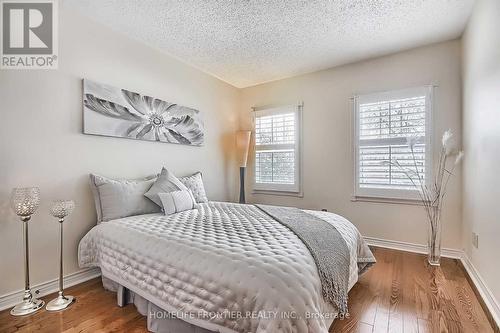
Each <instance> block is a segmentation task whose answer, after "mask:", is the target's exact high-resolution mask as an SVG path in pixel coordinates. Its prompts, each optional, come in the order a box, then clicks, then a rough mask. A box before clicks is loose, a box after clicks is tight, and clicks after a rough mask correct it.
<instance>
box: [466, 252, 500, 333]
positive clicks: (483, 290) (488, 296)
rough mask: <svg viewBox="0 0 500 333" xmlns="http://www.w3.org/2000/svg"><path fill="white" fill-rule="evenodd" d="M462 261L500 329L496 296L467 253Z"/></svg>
mask: <svg viewBox="0 0 500 333" xmlns="http://www.w3.org/2000/svg"><path fill="white" fill-rule="evenodd" d="M460 259H461V261H462V264H463V265H464V268H465V270H466V271H467V273H468V274H469V277H470V279H471V280H472V282H473V283H474V285H475V286H476V288H477V290H478V291H479V294H480V295H481V298H482V299H483V301H484V303H485V304H486V307H487V308H488V310H490V313H491V316H492V317H493V320H495V322H496V323H497V326H499V327H500V305H499V304H498V301H497V300H496V299H495V296H493V293H492V292H491V290H490V288H488V285H486V283H485V281H484V279H483V278H482V277H481V274H479V271H478V270H477V269H476V267H474V265H473V264H472V261H471V260H470V258H469V256H468V255H467V254H466V253H465V252H463V255H462V258H460Z"/></svg>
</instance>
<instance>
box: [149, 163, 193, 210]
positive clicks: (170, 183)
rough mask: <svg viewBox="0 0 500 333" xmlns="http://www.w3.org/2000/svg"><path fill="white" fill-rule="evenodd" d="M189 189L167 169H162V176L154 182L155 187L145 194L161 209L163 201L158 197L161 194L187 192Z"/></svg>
mask: <svg viewBox="0 0 500 333" xmlns="http://www.w3.org/2000/svg"><path fill="white" fill-rule="evenodd" d="M187 190H188V188H187V187H186V186H184V185H183V184H182V183H181V182H180V181H179V179H177V177H175V176H174V174H173V173H171V172H170V171H168V170H167V169H165V168H163V169H161V173H160V176H159V177H158V179H156V181H155V182H154V184H153V186H151V188H150V189H149V190H148V191H147V192H146V193H144V195H145V196H146V197H147V198H148V199H150V200H151V201H153V202H154V203H155V204H157V205H158V207H161V206H162V205H161V200H160V197H159V196H158V194H159V193H168V192H173V191H187Z"/></svg>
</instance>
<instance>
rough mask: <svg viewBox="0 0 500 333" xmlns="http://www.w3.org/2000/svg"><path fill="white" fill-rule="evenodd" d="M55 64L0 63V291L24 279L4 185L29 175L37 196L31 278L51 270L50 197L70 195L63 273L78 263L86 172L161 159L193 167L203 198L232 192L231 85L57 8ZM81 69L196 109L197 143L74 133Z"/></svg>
mask: <svg viewBox="0 0 500 333" xmlns="http://www.w3.org/2000/svg"><path fill="white" fill-rule="evenodd" d="M59 31H60V32H59V33H60V40H59V45H60V63H59V70H57V71H55V70H54V71H14V70H1V71H0V115H1V121H0V295H2V294H5V293H8V292H11V291H15V290H20V289H22V288H23V286H24V284H23V281H24V275H23V266H22V241H21V223H20V222H19V221H18V220H17V219H16V218H15V216H14V215H13V213H12V212H11V209H10V208H9V196H10V190H11V188H13V187H17V186H32V185H38V186H40V188H41V192H42V205H41V207H40V209H39V210H38V212H37V214H36V215H35V216H34V218H33V220H32V222H30V228H31V234H30V236H31V277H32V279H31V281H32V283H33V284H36V283H40V282H43V281H47V280H50V279H53V278H56V277H57V275H58V261H57V237H58V234H57V232H58V229H57V223H56V221H55V219H54V218H51V217H50V216H49V213H48V208H49V203H50V201H51V200H53V199H60V198H62V199H74V200H75V201H76V205H77V206H76V209H75V211H74V213H73V215H72V216H71V217H70V218H69V219H68V221H67V224H66V234H65V237H66V239H65V251H66V257H65V266H66V273H71V272H75V271H77V270H79V268H78V266H77V245H78V242H79V240H80V239H81V237H82V236H83V235H84V234H85V233H86V232H87V231H88V230H89V229H90V228H91V227H92V226H93V225H94V224H95V213H94V204H93V201H92V196H91V193H90V189H89V186H88V180H87V179H88V176H87V174H88V173H89V172H95V173H99V174H103V175H107V176H112V177H136V176H143V175H148V174H151V173H154V172H158V171H159V170H160V169H161V167H162V166H164V165H165V166H167V167H168V168H170V169H172V170H173V171H174V172H177V173H179V174H185V173H189V172H193V171H196V170H201V171H202V172H203V175H204V180H205V183H206V187H207V192H208V196H209V197H210V198H211V199H217V200H227V199H230V198H233V197H234V195H235V192H236V190H237V189H236V184H235V183H234V181H233V180H234V179H236V174H235V173H234V172H233V171H234V170H235V169H236V168H235V167H233V166H232V165H230V162H229V161H230V160H231V159H229V158H228V156H229V155H230V154H232V151H233V146H234V137H233V134H234V131H235V130H236V128H237V125H238V119H237V112H235V110H236V109H237V107H238V104H237V103H238V101H239V91H238V90H237V89H236V88H234V87H232V86H230V85H228V84H226V83H223V82H221V81H219V80H217V79H215V78H213V77H211V76H209V75H206V74H204V73H202V72H200V71H198V70H196V69H194V68H192V67H189V66H187V65H184V64H183V63H180V62H178V61H176V60H173V59H172V58H170V57H168V56H166V55H165V54H163V53H160V52H158V51H156V50H153V49H151V48H148V47H146V46H144V45H142V44H140V43H137V42H134V41H132V40H130V39H128V38H126V37H123V36H122V35H120V34H118V33H115V32H113V31H111V30H109V29H108V28H105V27H103V26H100V25H99V24H97V23H93V22H91V21H90V20H88V19H86V18H83V17H81V16H79V15H78V14H75V13H73V12H71V11H69V10H65V9H64V8H62V9H61V10H60V29H59ZM82 78H89V79H92V80H96V81H99V82H102V83H107V84H111V85H114V86H117V87H123V88H128V89H131V90H134V91H138V92H143V93H147V94H150V95H152V96H155V97H159V98H162V99H165V100H167V101H173V102H177V103H179V104H183V105H186V106H190V107H194V108H197V109H199V110H201V111H202V112H203V113H204V118H205V125H206V144H205V146H204V147H201V148H200V147H189V146H185V145H174V144H167V143H156V142H145V141H135V140H127V139H118V138H108V137H99V136H89V135H83V134H82V97H81V95H82Z"/></svg>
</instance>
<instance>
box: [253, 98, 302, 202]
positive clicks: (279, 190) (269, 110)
mask: <svg viewBox="0 0 500 333" xmlns="http://www.w3.org/2000/svg"><path fill="white" fill-rule="evenodd" d="M286 113H294V116H295V143H294V144H289V145H290V146H292V145H293V149H294V152H295V154H294V155H295V161H294V162H295V163H294V167H295V174H294V184H265V183H264V184H262V183H257V181H256V180H257V179H256V167H257V164H256V158H255V157H256V152H257V150H259V148H258V146H257V144H256V140H255V139H254V141H253V151H252V154H253V162H254V165H253V182H252V185H253V191H252V192H253V193H255V194H274V195H292V196H302V103H299V104H298V105H297V104H294V105H283V106H276V107H262V108H254V110H253V117H252V120H253V134H254V135H253V137H254V138H255V137H256V136H255V130H256V129H255V126H256V118H257V117H265V116H271V115H278V114H286ZM285 145H286V144H283V146H285ZM266 146H269V150H271V149H272V148H273V147H275V148H280V146H282V145H280V144H269V145H266Z"/></svg>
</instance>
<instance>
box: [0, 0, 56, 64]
mask: <svg viewBox="0 0 500 333" xmlns="http://www.w3.org/2000/svg"><path fill="white" fill-rule="evenodd" d="M0 3H1V18H2V33H1V36H2V42H1V44H2V54H1V57H2V59H1V66H0V68H2V69H7V68H9V69H56V68H57V49H58V48H57V0H43V1H42V0H39V1H13V0H2V1H1V2H0Z"/></svg>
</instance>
